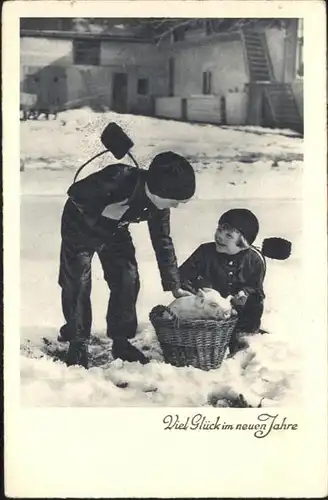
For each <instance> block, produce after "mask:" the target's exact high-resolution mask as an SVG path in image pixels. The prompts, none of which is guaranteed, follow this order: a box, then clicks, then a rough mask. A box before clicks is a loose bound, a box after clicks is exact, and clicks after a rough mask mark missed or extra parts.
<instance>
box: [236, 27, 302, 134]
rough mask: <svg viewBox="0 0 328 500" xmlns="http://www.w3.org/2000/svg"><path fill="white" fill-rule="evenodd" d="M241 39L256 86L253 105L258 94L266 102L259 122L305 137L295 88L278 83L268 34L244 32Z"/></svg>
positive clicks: (253, 92)
mask: <svg viewBox="0 0 328 500" xmlns="http://www.w3.org/2000/svg"><path fill="white" fill-rule="evenodd" d="M241 37H242V42H243V45H244V51H245V56H246V59H247V63H248V71H249V80H250V86H251V87H252V93H251V94H250V102H249V106H250V107H252V106H253V104H254V103H253V102H252V100H253V98H252V96H254V95H256V93H259V94H261V96H262V97H261V99H262V101H263V105H262V114H263V116H261V118H260V120H259V121H260V123H261V125H263V126H269V127H275V128H290V129H293V130H296V131H297V132H299V133H301V134H303V120H302V118H301V116H300V113H299V111H298V108H297V104H296V101H295V97H294V93H293V89H292V87H291V85H290V84H288V83H282V82H277V81H276V80H275V77H274V74H273V69H272V64H271V59H270V54H269V50H268V47H267V43H266V38H265V34H264V33H258V32H256V31H250V30H242V32H241ZM256 87H258V92H256Z"/></svg>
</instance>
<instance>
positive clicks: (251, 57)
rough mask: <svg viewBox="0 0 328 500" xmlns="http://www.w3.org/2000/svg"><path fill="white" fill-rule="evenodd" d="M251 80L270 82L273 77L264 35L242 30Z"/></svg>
mask: <svg viewBox="0 0 328 500" xmlns="http://www.w3.org/2000/svg"><path fill="white" fill-rule="evenodd" d="M242 35H243V40H244V47H245V50H246V56H247V61H248V69H249V77H250V81H251V82H271V81H272V80H273V79H274V77H273V74H272V69H271V61H270V57H269V53H268V50H267V47H266V43H265V40H264V35H262V34H260V33H257V32H256V31H246V30H244V31H242Z"/></svg>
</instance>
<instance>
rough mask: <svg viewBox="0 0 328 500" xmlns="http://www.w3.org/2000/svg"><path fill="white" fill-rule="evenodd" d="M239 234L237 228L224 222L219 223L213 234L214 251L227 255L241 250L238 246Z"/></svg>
mask: <svg viewBox="0 0 328 500" xmlns="http://www.w3.org/2000/svg"><path fill="white" fill-rule="evenodd" d="M240 236H241V234H240V232H239V231H238V230H237V229H234V228H232V227H230V226H228V225H226V224H223V225H220V224H219V225H218V227H217V229H216V231H215V235H214V239H215V245H216V251H217V252H219V253H227V254H229V255H235V254H237V253H239V252H240V251H241V250H242V248H241V247H240V246H239V242H240Z"/></svg>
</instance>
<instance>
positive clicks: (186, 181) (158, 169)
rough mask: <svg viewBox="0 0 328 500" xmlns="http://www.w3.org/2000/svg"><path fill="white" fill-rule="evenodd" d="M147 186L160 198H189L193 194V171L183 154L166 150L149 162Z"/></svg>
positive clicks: (194, 180)
mask: <svg viewBox="0 0 328 500" xmlns="http://www.w3.org/2000/svg"><path fill="white" fill-rule="evenodd" d="M147 186H148V189H149V191H150V192H151V193H152V194H155V195H156V196H160V197H161V198H167V199H170V200H189V198H191V197H192V196H193V195H194V194H195V189H196V179H195V172H194V169H193V168H192V166H191V165H190V163H189V162H188V161H187V160H186V159H185V158H184V157H183V156H180V155H178V154H177V153H173V152H172V151H166V152H164V153H160V154H158V155H156V156H155V158H154V159H153V161H152V162H151V164H150V167H149V170H148V175H147Z"/></svg>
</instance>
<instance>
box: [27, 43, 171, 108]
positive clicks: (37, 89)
mask: <svg viewBox="0 0 328 500" xmlns="http://www.w3.org/2000/svg"><path fill="white" fill-rule="evenodd" d="M100 63H101V65H100V66H91V65H90V66H89V65H74V61H73V42H72V40H67V39H58V38H38V37H22V38H21V74H20V81H21V91H22V92H26V93H32V94H38V101H37V103H38V104H37V105H38V106H42V107H44V106H46V105H47V102H48V101H54V102H52V104H53V105H55V104H57V105H58V104H62V103H65V106H67V107H69V106H79V105H91V106H100V105H104V106H107V107H111V105H112V78H113V74H114V73H116V72H125V73H127V75H128V103H127V108H128V109H127V111H132V112H142V113H146V114H147V113H151V112H152V109H153V105H154V102H153V98H152V96H157V95H165V94H166V92H167V74H166V71H165V69H166V68H165V64H163V62H162V60H161V55H160V54H158V51H157V48H156V46H151V45H149V44H147V43H130V42H116V41H104V40H103V41H102V43H101V49H100ZM54 78H55V79H56V80H57V82H56V84H55V83H54ZM138 78H148V79H149V94H148V95H146V96H143V95H138V94H137V84H138ZM54 85H55V89H54ZM54 94H56V95H54ZM52 95H54V97H52Z"/></svg>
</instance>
